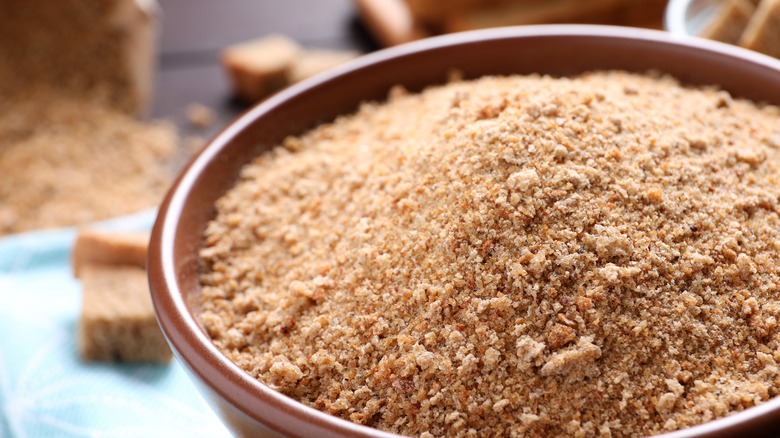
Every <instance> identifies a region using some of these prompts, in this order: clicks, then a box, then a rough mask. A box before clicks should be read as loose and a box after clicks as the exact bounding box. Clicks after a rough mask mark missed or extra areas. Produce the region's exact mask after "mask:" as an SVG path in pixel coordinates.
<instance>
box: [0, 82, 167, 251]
mask: <svg viewBox="0 0 780 438" xmlns="http://www.w3.org/2000/svg"><path fill="white" fill-rule="evenodd" d="M6 103H8V106H6V105H5V104H4V103H3V102H2V101H1V99H0V111H2V110H4V109H7V111H4V112H3V113H2V116H0V181H1V182H2V184H0V236H3V235H6V234H11V233H18V232H23V231H29V230H36V229H42V228H53V227H61V226H72V225H78V224H84V223H87V222H93V221H96V220H103V219H108V218H111V217H114V216H119V215H123V214H130V213H135V212H138V211H141V210H143V209H145V208H151V207H153V206H155V205H157V204H158V203H159V202H160V201H161V200H162V198H163V195H164V194H165V191H166V190H167V188H168V186H169V184H170V181H171V180H172V179H173V178H172V175H173V166H174V164H173V163H174V158H175V157H176V153H177V148H178V142H179V140H178V135H177V132H176V128H175V127H174V126H173V125H172V124H171V123H170V122H163V121H158V122H142V121H139V120H136V119H135V118H133V117H132V116H129V115H127V114H124V113H121V112H119V111H117V110H115V109H112V108H109V107H105V106H103V105H102V104H98V103H95V102H93V101H91V100H90V99H88V98H83V99H75V98H70V97H64V96H62V95H56V94H52V95H48V97H46V98H43V96H36V97H32V96H31V97H30V98H29V99H25V100H13V101H9V102H6Z"/></svg>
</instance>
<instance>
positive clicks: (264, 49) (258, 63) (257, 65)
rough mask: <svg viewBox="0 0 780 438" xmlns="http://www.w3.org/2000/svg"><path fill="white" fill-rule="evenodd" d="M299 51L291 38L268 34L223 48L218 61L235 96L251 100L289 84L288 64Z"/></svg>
mask: <svg viewBox="0 0 780 438" xmlns="http://www.w3.org/2000/svg"><path fill="white" fill-rule="evenodd" d="M300 51H301V47H300V46H299V45H298V43H296V42H295V41H293V40H291V39H290V38H287V37H285V36H283V35H269V36H266V37H263V38H258V39H255V40H251V41H247V42H244V43H240V44H234V45H232V46H229V47H227V48H225V49H224V50H223V51H222V53H221V62H222V65H223V67H224V68H225V70H226V71H227V72H228V75H229V76H230V79H231V81H232V84H233V91H234V93H235V95H236V96H237V97H238V98H239V99H241V100H242V101H244V102H246V103H254V102H257V101H259V100H261V99H263V98H264V97H266V96H268V95H269V94H271V93H273V92H275V91H277V90H279V89H280V88H282V87H284V86H286V85H287V84H288V82H287V76H288V74H289V69H290V66H291V65H292V62H293V61H294V60H295V58H296V57H297V56H298V54H299V52H300Z"/></svg>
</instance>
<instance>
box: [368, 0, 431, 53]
mask: <svg viewBox="0 0 780 438" xmlns="http://www.w3.org/2000/svg"><path fill="white" fill-rule="evenodd" d="M355 5H356V6H357V10H358V15H359V16H360V18H361V20H362V21H363V23H365V25H366V27H368V28H369V30H370V32H371V34H372V35H373V36H374V38H376V40H377V42H378V43H379V44H380V45H382V46H385V47H388V46H395V45H398V44H403V43H408V42H410V41H414V40H417V39H420V38H425V37H427V36H430V33H429V32H428V31H426V30H424V29H423V28H422V27H421V26H420V22H419V21H418V20H416V19H415V18H414V16H413V15H412V13H411V11H410V10H409V7H408V5H407V4H406V3H405V2H404V0H355Z"/></svg>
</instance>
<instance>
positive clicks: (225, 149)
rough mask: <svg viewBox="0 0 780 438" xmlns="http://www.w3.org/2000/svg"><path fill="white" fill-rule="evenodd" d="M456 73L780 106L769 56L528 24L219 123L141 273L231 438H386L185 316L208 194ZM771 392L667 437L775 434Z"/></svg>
mask: <svg viewBox="0 0 780 438" xmlns="http://www.w3.org/2000/svg"><path fill="white" fill-rule="evenodd" d="M453 68H457V69H459V70H461V71H462V72H463V74H464V75H465V77H467V78H470V77H477V76H480V75H485V74H510V73H546V74H551V75H572V74H577V73H580V72H583V71H586V70H603V69H625V70H630V71H638V72H642V71H646V70H648V69H655V70H660V71H663V72H666V73H669V74H671V75H673V76H676V77H677V78H678V79H680V80H681V81H683V82H686V83H690V84H702V85H718V86H720V87H722V88H724V89H725V90H727V91H729V92H730V93H731V94H732V95H734V96H738V97H745V98H749V99H753V100H756V101H766V102H770V103H773V104H776V105H780V61H777V60H774V59H771V58H768V57H765V56H762V55H759V54H756V53H752V52H749V51H746V50H742V49H739V48H736V47H732V46H727V45H724V44H719V43H714V42H710V41H705V40H698V39H683V38H679V37H674V36H672V35H670V34H667V33H663V32H658V31H648V30H639V29H630V28H616V27H604V26H568V25H552V26H529V27H516V28H502V29H492V30H484V31H475V32H468V33H463V34H452V35H447V36H443V37H437V38H432V39H428V40H423V41H419V42H415V43H412V44H408V45H404V46H399V47H395V48H391V49H387V50H383V51H380V52H377V53H374V54H370V55H366V56H364V57H362V58H360V59H358V60H356V61H353V62H352V63H350V64H347V65H344V66H342V67H341V68H338V69H335V70H332V71H330V72H328V73H325V74H323V75H320V76H318V77H316V78H312V79H310V80H308V81H306V82H303V83H300V84H298V85H296V86H293V87H291V88H288V89H286V90H284V91H282V92H280V93H279V94H276V95H275V96H273V97H271V98H269V99H268V100H266V101H265V102H263V103H261V104H259V105H257V106H256V107H254V108H253V109H251V110H250V111H248V112H247V113H246V114H244V115H243V116H241V117H240V118H239V119H238V120H236V121H235V122H233V123H232V124H231V125H229V126H228V127H227V128H225V129H224V130H223V131H222V132H221V133H220V134H219V135H217V136H216V137H215V138H214V139H213V140H212V141H211V143H210V144H209V145H208V146H207V147H206V148H205V149H204V150H203V151H202V152H201V153H200V154H198V155H197V156H196V157H194V159H193V160H192V161H191V162H190V163H189V165H188V166H187V167H186V169H185V170H184V171H183V173H182V174H181V175H180V176H179V178H178V180H177V181H176V183H175V185H174V186H173V188H172V189H171V191H170V192H169V193H168V196H167V197H166V199H165V201H164V203H163V204H162V206H161V207H160V210H159V215H158V218H157V222H156V223H155V226H154V230H153V233H152V239H151V246H150V248H149V258H148V270H149V283H150V287H151V291H152V298H153V301H154V306H155V310H156V312H157V318H158V320H159V322H160V326H161V327H162V330H163V332H164V333H165V335H166V337H167V338H168V342H169V343H170V345H171V347H172V348H173V351H174V352H175V354H176V356H177V358H178V359H179V361H180V362H181V363H182V365H183V366H184V368H185V369H186V370H187V372H188V373H189V375H190V376H191V378H192V380H193V381H194V382H195V384H196V385H197V386H198V388H199V389H200V391H201V393H202V394H203V396H204V397H205V398H206V400H207V401H208V402H209V403H210V405H211V406H212V407H213V408H214V410H215V411H216V412H217V414H218V415H219V416H220V417H221V418H222V420H223V421H224V422H225V424H227V426H228V427H229V428H230V429H231V430H232V431H233V432H234V433H235V434H236V435H240V436H269V437H270V436H293V437H315V436H316V437H324V436H347V437H382V436H385V437H389V436H395V435H391V434H388V433H385V432H381V431H378V430H375V429H371V428H368V427H365V426H359V425H356V424H353V423H351V422H348V421H345V420H342V419H340V418H336V417H333V416H330V415H327V414H325V413H322V412H319V411H317V410H315V409H312V408H309V407H306V406H304V405H303V404H300V403H298V402H296V401H294V400H292V399H290V398H288V397H286V396H283V395H281V394H279V393H277V392H275V391H273V390H271V389H270V388H268V387H267V386H265V385H263V384H261V383H260V382H259V381H257V380H255V379H254V378H253V377H251V376H250V375H249V374H247V373H246V372H244V371H243V370H242V369H241V368H239V367H238V366H237V365H235V364H233V363H232V362H231V361H230V360H229V359H227V358H226V357H225V356H223V355H222V354H221V353H220V352H219V350H218V349H217V348H216V347H215V346H214V345H213V344H212V343H211V342H210V340H209V338H208V336H207V335H206V334H205V333H204V331H203V330H202V329H201V327H200V326H199V325H198V322H197V321H196V318H195V315H196V314H198V312H199V307H200V304H199V300H200V286H199V282H198V250H199V249H200V247H201V239H202V235H203V231H204V229H205V226H206V223H207V222H208V221H209V220H210V219H212V217H213V216H214V213H215V210H214V203H215V201H216V200H217V199H218V198H219V197H220V196H221V195H222V194H223V193H225V191H226V190H228V189H229V188H230V187H231V186H232V185H233V184H234V182H235V181H236V178H237V175H238V172H239V169H240V168H241V167H242V166H243V165H244V164H245V163H247V162H249V161H250V160H251V159H252V158H253V157H255V156H257V155H258V154H260V153H262V152H263V151H265V150H268V149H269V148H270V147H272V146H274V145H275V144H277V143H278V142H280V140H282V139H283V138H284V137H285V136H287V135H290V134H300V133H302V132H303V131H304V130H306V129H308V128H311V127H313V126H314V125H316V124H318V123H321V122H326V121H330V120H332V119H333V118H334V117H335V116H336V115H339V114H343V113H349V112H351V111H353V110H355V109H356V108H357V106H358V104H359V103H360V102H361V101H365V100H382V99H383V98H384V97H385V96H386V95H387V92H388V90H389V89H390V88H391V87H392V86H393V85H396V84H402V85H404V86H405V87H407V88H408V89H410V90H419V89H421V88H422V87H424V86H426V85H430V84H436V83H442V82H444V81H445V79H446V77H447V75H448V72H449V71H451V70H452V69H453ZM779 434H780V398H775V399H773V400H770V401H768V402H766V403H763V404H761V405H759V406H756V407H754V408H750V409H747V410H745V411H743V412H740V413H736V414H734V415H731V416H729V417H726V418H723V419H719V420H715V421H711V422H709V423H706V424H703V425H700V426H696V427H692V428H689V429H686V430H682V431H678V432H673V433H670V434H667V435H664V436H666V437H725V436H739V435H742V436H751V437H754V436H778V435H779Z"/></svg>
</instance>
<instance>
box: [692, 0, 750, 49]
mask: <svg viewBox="0 0 780 438" xmlns="http://www.w3.org/2000/svg"><path fill="white" fill-rule="evenodd" d="M755 10H756V7H755V5H753V3H751V2H750V0H729V1H728V2H726V3H725V4H723V5H722V6H721V7H720V9H719V10H718V13H717V15H716V16H715V18H714V19H713V20H712V22H711V23H710V24H709V25H708V26H707V27H705V29H704V31H702V33H701V35H700V36H701V37H704V38H709V39H712V40H716V41H722V42H724V43H729V44H737V43H738V42H739V39H740V37H741V36H742V32H744V30H745V28H746V27H747V24H748V22H749V21H750V17H751V16H753V13H754V12H755Z"/></svg>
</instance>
